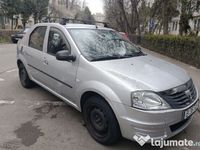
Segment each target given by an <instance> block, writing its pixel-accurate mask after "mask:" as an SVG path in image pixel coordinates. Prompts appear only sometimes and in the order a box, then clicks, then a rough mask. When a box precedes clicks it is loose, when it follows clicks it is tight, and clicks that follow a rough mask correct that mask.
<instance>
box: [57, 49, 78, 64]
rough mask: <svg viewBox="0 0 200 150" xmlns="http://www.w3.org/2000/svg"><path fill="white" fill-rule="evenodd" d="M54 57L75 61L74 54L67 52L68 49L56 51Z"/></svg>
mask: <svg viewBox="0 0 200 150" xmlns="http://www.w3.org/2000/svg"><path fill="white" fill-rule="evenodd" d="M56 59H57V60H60V61H75V60H76V56H74V55H71V54H69V51H68V50H62V51H59V52H57V53H56Z"/></svg>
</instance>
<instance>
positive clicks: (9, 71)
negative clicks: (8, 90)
mask: <svg viewBox="0 0 200 150" xmlns="http://www.w3.org/2000/svg"><path fill="white" fill-rule="evenodd" d="M14 71H17V69H12V70H8V71H6V72H7V73H11V72H14Z"/></svg>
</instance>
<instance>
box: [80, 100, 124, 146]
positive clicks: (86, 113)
mask: <svg viewBox="0 0 200 150" xmlns="http://www.w3.org/2000/svg"><path fill="white" fill-rule="evenodd" d="M83 118H84V121H85V124H86V127H87V129H88V131H89V133H90V135H91V136H92V137H93V138H94V139H95V140H96V141H97V142H99V143H101V144H104V145H111V144H114V143H117V142H118V141H119V140H120V138H121V132H120V128H119V124H118V121H117V119H116V117H115V114H114V112H113V111H112V109H111V107H110V106H109V105H108V103H107V102H105V100H104V99H103V98H101V97H100V96H92V97H90V98H89V99H88V100H87V101H86V102H85V104H84V105H83Z"/></svg>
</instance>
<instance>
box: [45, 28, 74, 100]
mask: <svg viewBox="0 0 200 150" xmlns="http://www.w3.org/2000/svg"><path fill="white" fill-rule="evenodd" d="M65 30H66V29H65ZM62 50H66V51H67V52H68V53H69V54H74V55H76V53H75V51H74V49H73V48H72V47H71V46H70V43H69V41H68V39H67V35H66V33H65V32H63V31H62V30H61V29H59V28H57V27H50V29H49V36H48V42H47V52H46V54H45V59H46V60H47V64H46V66H45V68H44V71H45V74H46V75H47V80H46V84H47V85H48V87H50V88H51V89H52V90H54V91H55V92H57V93H58V94H60V95H61V96H63V97H65V98H66V99H68V100H70V101H72V102H74V98H73V97H74V95H73V93H74V87H75V79H76V72H77V68H78V59H77V60H76V61H75V62H68V61H59V60H57V59H56V53H57V52H58V51H62Z"/></svg>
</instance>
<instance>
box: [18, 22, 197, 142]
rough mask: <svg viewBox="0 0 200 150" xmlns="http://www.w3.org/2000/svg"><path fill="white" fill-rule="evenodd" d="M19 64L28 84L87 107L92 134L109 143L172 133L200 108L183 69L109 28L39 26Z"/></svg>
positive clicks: (22, 44)
mask: <svg viewBox="0 0 200 150" xmlns="http://www.w3.org/2000/svg"><path fill="white" fill-rule="evenodd" d="M17 65H18V68H19V79H20V81H21V84H22V86H23V87H25V88H31V87H32V86H34V84H35V83H36V84H38V85H40V86H42V87H43V88H45V89H46V90H48V91H49V92H51V93H53V94H54V95H56V96H57V97H59V98H60V99H62V100H64V101H65V102H67V103H68V104H69V105H71V106H73V107H74V108H75V109H77V110H78V111H80V112H82V114H83V119H84V122H85V124H86V127H87V129H88V131H89V133H90V135H91V136H92V137H93V138H94V139H95V140H96V141H98V142H99V143H102V144H105V145H108V144H113V143H116V142H117V141H119V140H120V138H121V137H124V138H127V139H130V140H133V141H134V138H133V137H134V136H138V137H139V136H147V135H148V136H150V137H151V138H152V139H161V138H163V139H167V138H170V137H172V136H174V135H176V134H178V133H179V132H181V131H182V130H183V129H185V128H186V127H187V126H188V125H189V124H190V122H191V120H192V115H193V114H194V112H195V111H196V110H197V106H198V91H197V88H196V86H195V85H194V83H193V81H192V79H191V78H190V76H188V74H187V73H186V72H185V71H184V70H183V69H181V68H179V67H177V66H175V65H173V64H171V63H169V62H166V61H163V60H161V59H159V58H156V57H153V56H151V55H148V54H145V53H143V52H142V51H141V49H140V48H138V47H137V46H135V45H134V44H132V43H131V42H130V41H129V40H127V39H125V38H123V37H122V36H121V35H120V34H119V33H118V32H117V31H115V30H113V29H109V28H104V27H98V26H95V25H83V24H66V25H61V24H59V23H41V24H37V25H35V26H34V27H32V28H31V29H30V30H29V32H28V33H27V34H26V35H25V37H24V38H23V39H22V40H21V41H20V42H19V43H18V46H17Z"/></svg>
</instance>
